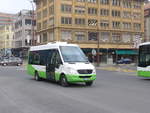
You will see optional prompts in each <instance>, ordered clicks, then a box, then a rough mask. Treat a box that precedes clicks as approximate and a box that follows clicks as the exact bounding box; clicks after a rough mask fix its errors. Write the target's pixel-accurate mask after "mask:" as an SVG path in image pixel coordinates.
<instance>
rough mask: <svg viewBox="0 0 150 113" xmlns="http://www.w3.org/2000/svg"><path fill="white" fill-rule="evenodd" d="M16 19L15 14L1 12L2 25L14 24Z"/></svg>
mask: <svg viewBox="0 0 150 113" xmlns="http://www.w3.org/2000/svg"><path fill="white" fill-rule="evenodd" d="M15 19H16V15H15V14H8V13H1V12H0V26H3V25H10V24H13V23H14V21H15Z"/></svg>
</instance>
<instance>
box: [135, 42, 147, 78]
mask: <svg viewBox="0 0 150 113" xmlns="http://www.w3.org/2000/svg"><path fill="white" fill-rule="evenodd" d="M137 71H138V76H140V77H150V42H146V43H142V44H140V46H139V61H138V68H137Z"/></svg>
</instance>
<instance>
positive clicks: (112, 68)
mask: <svg viewBox="0 0 150 113" xmlns="http://www.w3.org/2000/svg"><path fill="white" fill-rule="evenodd" d="M96 69H100V70H105V71H117V72H136V70H131V69H122V68H118V67H96Z"/></svg>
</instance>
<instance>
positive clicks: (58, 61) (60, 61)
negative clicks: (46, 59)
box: [56, 51, 62, 65]
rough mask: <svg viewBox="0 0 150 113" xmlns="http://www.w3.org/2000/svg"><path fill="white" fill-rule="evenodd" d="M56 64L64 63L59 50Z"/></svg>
mask: <svg viewBox="0 0 150 113" xmlns="http://www.w3.org/2000/svg"><path fill="white" fill-rule="evenodd" d="M56 64H58V65H60V64H62V60H61V57H60V54H59V52H58V51H57V53H56Z"/></svg>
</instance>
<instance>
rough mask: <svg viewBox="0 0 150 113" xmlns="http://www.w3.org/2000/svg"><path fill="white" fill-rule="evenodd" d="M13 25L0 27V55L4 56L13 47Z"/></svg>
mask: <svg viewBox="0 0 150 113" xmlns="http://www.w3.org/2000/svg"><path fill="white" fill-rule="evenodd" d="M12 29H13V25H4V26H0V50H1V54H3V55H6V52H10V51H11V48H12V47H13V45H12V44H13V36H14V32H13V30H12Z"/></svg>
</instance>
